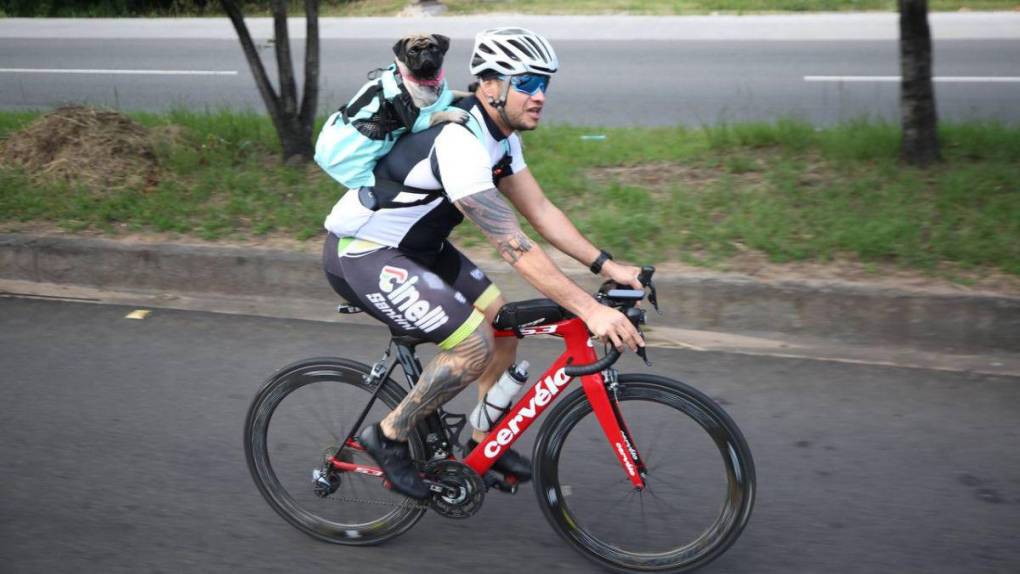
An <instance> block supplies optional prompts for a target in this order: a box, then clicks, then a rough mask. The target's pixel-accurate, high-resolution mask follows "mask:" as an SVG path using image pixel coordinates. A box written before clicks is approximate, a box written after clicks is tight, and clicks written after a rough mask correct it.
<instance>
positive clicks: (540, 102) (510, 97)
mask: <svg viewBox="0 0 1020 574" xmlns="http://www.w3.org/2000/svg"><path fill="white" fill-rule="evenodd" d="M544 106H545V92H544V91H542V90H538V91H537V92H535V93H534V94H532V95H528V94H525V93H522V92H519V91H517V90H515V89H514V88H513V87H511V88H510V91H509V93H507V95H506V115H507V117H509V118H510V127H511V128H513V129H514V130H516V131H527V130H533V129H535V128H537V127H538V122H539V121H541V120H542V108H543V107H544Z"/></svg>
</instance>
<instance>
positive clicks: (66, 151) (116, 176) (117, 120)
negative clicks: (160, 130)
mask: <svg viewBox="0 0 1020 574" xmlns="http://www.w3.org/2000/svg"><path fill="white" fill-rule="evenodd" d="M152 141H153V140H152V135H151V134H150V133H149V130H148V129H146V128H145V127H144V126H142V125H139V124H138V123H136V122H134V121H132V120H131V119H130V118H128V117H126V116H124V115H122V114H119V113H117V112H114V111H107V110H98V109H95V108H89V107H84V106H67V107H62V108H57V109H56V110H54V111H52V112H50V113H48V114H46V115H44V116H42V117H40V118H39V119H37V120H36V121H34V122H32V123H31V124H29V125H28V126H27V127H25V128H24V129H22V130H21V131H18V132H15V133H12V134H11V135H10V136H9V137H8V138H7V139H5V140H3V141H0V163H2V164H5V165H12V166H17V167H21V168H23V169H25V171H27V172H28V174H29V175H30V176H31V177H32V178H34V179H36V180H39V181H44V182H60V181H63V182H68V183H71V184H78V185H84V186H86V187H88V188H90V189H92V190H95V191H102V190H104V189H111V188H123V187H140V188H146V187H151V186H154V185H155V184H156V183H157V182H158V181H159V163H158V161H157V159H156V154H155V152H154V151H153V144H152Z"/></svg>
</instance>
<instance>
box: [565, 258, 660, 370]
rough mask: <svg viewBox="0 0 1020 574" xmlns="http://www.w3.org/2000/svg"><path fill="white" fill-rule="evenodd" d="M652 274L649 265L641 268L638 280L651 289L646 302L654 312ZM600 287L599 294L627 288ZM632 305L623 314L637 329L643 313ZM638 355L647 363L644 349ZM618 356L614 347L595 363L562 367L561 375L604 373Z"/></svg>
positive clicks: (618, 352) (642, 320)
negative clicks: (608, 289) (609, 290)
mask: <svg viewBox="0 0 1020 574" xmlns="http://www.w3.org/2000/svg"><path fill="white" fill-rule="evenodd" d="M653 274H655V267H652V266H651V265H648V266H645V267H642V268H641V273H640V274H639V275H638V280H639V281H640V282H641V284H642V285H643V286H645V287H649V288H650V289H651V293H650V294H649V296H648V300H649V301H650V302H651V303H652V305H654V306H655V308H656V310H658V301H657V297H656V293H655V285H654V284H652V275H653ZM602 287H603V288H602V289H600V292H605V291H606V290H607V289H606V288H607V287H609V288H610V289H611V288H613V287H616V288H622V289H626V288H627V286H626V285H617V284H609V285H603V286H602ZM609 295H610V297H609V298H610V300H611V299H612V298H611V295H612V293H611V292H610V293H609ZM628 299H629V298H628ZM634 303H636V301H633V300H631V301H630V305H631V306H627V307H626V308H625V309H624V314H626V315H627V318H628V319H630V322H631V323H633V324H634V326H635V327H637V326H638V325H640V324H641V323H643V322H644V320H645V312H644V311H642V310H641V309H638V308H636V307H633V306H632V305H633V304H634ZM638 354H639V355H641V357H642V358H644V359H645V362H646V363H647V362H648V359H647V357H646V356H645V353H644V348H643V347H639V348H638ZM620 355H621V353H620V351H618V350H616V347H610V348H609V352H608V353H606V356H604V357H602V358H601V359H599V360H597V361H595V362H593V363H588V364H587V365H573V366H569V367H564V368H563V373H564V374H565V375H567V376H568V377H581V376H584V375H593V374H595V373H598V372H600V371H604V370H606V369H607V368H609V367H610V366H612V364H613V363H615V362H616V361H617V359H619V358H620Z"/></svg>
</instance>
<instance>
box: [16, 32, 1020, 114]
mask: <svg viewBox="0 0 1020 574" xmlns="http://www.w3.org/2000/svg"><path fill="white" fill-rule="evenodd" d="M301 42H302V41H298V40H295V42H294V43H295V47H294V54H295V55H296V60H297V61H298V62H299V60H300V57H301V56H300V55H301V54H302V53H303V45H302V43H301ZM262 45H263V46H264V48H263V50H262V54H263V58H265V59H266V60H267V65H269V66H270V68H272V66H273V65H274V56H273V51H272V49H271V48H270V47H269V46H268V44H264V43H263V44H262ZM391 45H392V41H391V40H388V39H386V40H382V39H359V40H354V41H351V40H341V39H335V38H327V39H324V40H323V41H322V60H323V66H322V73H321V78H322V80H321V90H322V91H321V97H320V104H321V105H320V108H321V111H322V112H329V111H332V110H335V109H336V108H337V107H339V106H340V105H341V104H342V103H344V102H346V101H347V99H348V98H349V97H350V96H351V95H353V94H354V92H355V91H356V90H357V89H358V87H359V86H360V85H361V83H362V82H363V81H364V78H365V73H366V72H367V71H368V70H371V69H374V68H377V67H379V66H382V65H386V64H387V63H388V62H389V61H390V59H391V57H392V53H391V51H390V46H391ZM470 47H471V42H470V40H467V39H454V41H453V45H452V48H451V50H450V52H449V54H448V56H447V62H449V63H450V64H449V65H448V68H447V69H448V71H447V73H448V78H449V80H450V82H451V85H452V86H454V87H456V88H461V89H463V88H464V87H465V86H466V85H467V83H468V80H469V78H468V74H467V71H466V69H465V68H466V66H465V65H464V63H465V62H466V61H467V60H468V55H469V50H470ZM556 49H557V52H558V53H559V56H560V59H561V63H562V71H561V73H560V74H558V75H557V77H556V79H555V81H554V82H553V84H552V86H551V89H550V93H549V99H548V105H547V109H546V114H545V119H546V121H547V122H549V121H552V122H570V123H575V124H584V125H591V126H600V125H601V126H628V125H673V124H677V123H683V124H686V125H695V126H696V125H701V124H707V123H715V122H718V121H741V120H775V119H778V118H781V117H794V118H800V119H804V120H807V121H810V122H813V123H816V124H819V125H825V124H832V123H835V122H840V121H846V120H850V119H856V118H861V117H867V118H872V119H875V118H883V119H887V120H891V121H898V120H897V118H898V94H899V85H898V84H897V83H896V82H882V81H864V82H847V81H822V82H816V81H810V82H809V81H805V77H806V76H896V75H898V74H899V63H898V62H899V61H898V51H897V50H898V49H897V44H896V41H895V40H894V39H877V40H876V39H871V40H859V41H853V40H845V39H840V40H833V41H817V40H801V41H776V40H770V41H761V40H734V41H704V40H661V39H660V40H654V41H648V40H627V41H614V42H593V41H590V40H578V39H559V40H557V41H556ZM934 62H935V75H936V76H950V77H959V76H965V77H987V76H992V77H1014V78H1020V40H1017V39H987V40H979V39H938V40H936V41H935V43H934ZM298 67H299V68H300V67H301V66H300V65H298ZM0 68H4V69H20V70H24V69H30V70H54V69H76V70H93V71H94V70H111V69H113V70H157V71H159V70H162V71H167V70H176V71H228V72H233V71H236V72H237V73H236V74H235V75H139V74H126V75H114V74H110V73H103V72H98V73H96V72H88V73H82V74H74V75H69V74H56V73H52V72H44V73H24V72H17V73H15V72H10V71H0V109H5V110H25V109H40V108H41V109H49V108H51V107H54V106H58V105H61V104H66V103H89V104H94V105H104V106H110V107H114V108H117V109H123V110H148V111H158V110H166V109H170V108H174V107H184V108H190V109H219V108H223V107H228V108H234V109H252V110H257V111H260V112H262V111H263V110H264V106H263V104H262V101H261V100H260V98H259V95H258V92H257V90H256V89H255V84H254V80H253V79H252V76H251V73H250V71H249V68H248V65H247V63H246V61H245V59H244V56H243V54H242V52H241V49H240V46H239V44H238V42H237V41H236V40H234V39H232V38H230V39H203V38H188V39H137V38H136V39H125V40H118V39H104V38H94V39H81V38H79V39H64V38H0ZM271 74H273V77H275V72H271ZM936 96H937V100H938V112H939V114H940V116H941V117H942V118H943V119H951V120H975V119H997V120H1003V121H1007V122H1013V123H1015V122H1017V121H1020V106H1017V105H1016V102H1018V101H1020V81H1013V82H1009V83H992V82H988V81H980V82H977V83H973V82H964V83H937V84H936Z"/></svg>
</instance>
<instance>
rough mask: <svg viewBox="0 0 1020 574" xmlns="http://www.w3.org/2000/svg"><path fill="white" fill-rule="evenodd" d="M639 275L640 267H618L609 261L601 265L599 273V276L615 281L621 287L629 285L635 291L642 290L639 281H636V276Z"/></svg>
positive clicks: (642, 287)
mask: <svg viewBox="0 0 1020 574" xmlns="http://www.w3.org/2000/svg"><path fill="white" fill-rule="evenodd" d="M640 273H641V268H640V267H634V266H633V265H620V264H619V263H617V262H615V261H613V260H612V259H610V260H608V261H606V262H605V263H604V264H603V265H602V272H601V273H599V275H601V276H602V277H605V278H606V279H611V280H613V281H616V282H617V283H620V284H621V285H630V286H631V287H633V288H635V289H644V286H643V285H641V281H638V275H639V274H640Z"/></svg>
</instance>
